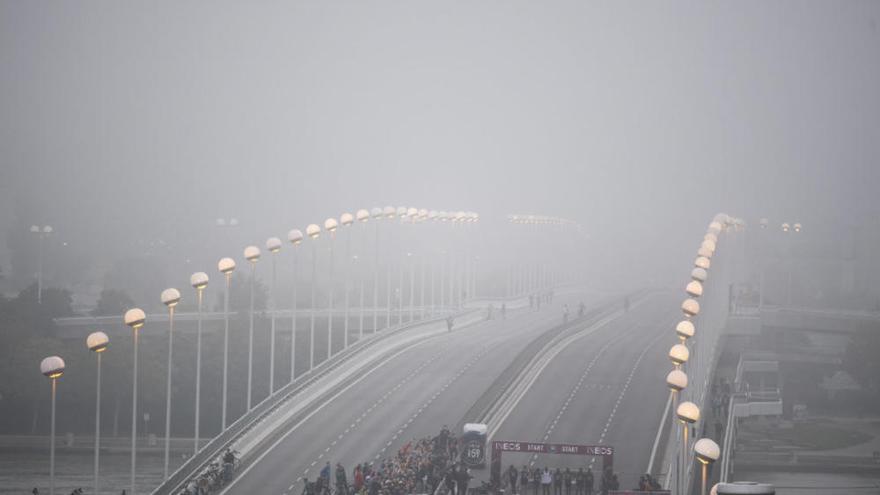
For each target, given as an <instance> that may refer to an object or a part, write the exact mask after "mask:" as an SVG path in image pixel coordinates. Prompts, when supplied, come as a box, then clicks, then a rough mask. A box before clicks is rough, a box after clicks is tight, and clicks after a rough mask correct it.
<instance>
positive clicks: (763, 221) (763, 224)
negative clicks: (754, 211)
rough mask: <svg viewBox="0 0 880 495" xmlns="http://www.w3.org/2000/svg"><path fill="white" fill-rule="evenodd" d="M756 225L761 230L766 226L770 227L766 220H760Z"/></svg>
mask: <svg viewBox="0 0 880 495" xmlns="http://www.w3.org/2000/svg"><path fill="white" fill-rule="evenodd" d="M758 225H760V226H761V228H762V229H766V228H767V226H768V225H770V220H767V219H766V218H762V219H761V220H759V221H758Z"/></svg>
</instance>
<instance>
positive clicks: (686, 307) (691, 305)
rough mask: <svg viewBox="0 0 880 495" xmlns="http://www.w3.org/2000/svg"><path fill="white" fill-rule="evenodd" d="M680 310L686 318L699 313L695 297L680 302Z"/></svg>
mask: <svg viewBox="0 0 880 495" xmlns="http://www.w3.org/2000/svg"><path fill="white" fill-rule="evenodd" d="M681 311H682V312H683V313H684V314H685V316H687V317H688V318H693V317H694V316H697V315H698V314H699V313H700V303H698V302H697V300H696V299H685V300H684V301H683V302H682V303H681Z"/></svg>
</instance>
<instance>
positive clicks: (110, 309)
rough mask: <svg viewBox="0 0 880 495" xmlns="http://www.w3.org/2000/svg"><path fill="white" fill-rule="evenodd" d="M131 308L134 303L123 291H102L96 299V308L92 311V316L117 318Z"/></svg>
mask: <svg viewBox="0 0 880 495" xmlns="http://www.w3.org/2000/svg"><path fill="white" fill-rule="evenodd" d="M133 307H135V304H134V301H132V300H131V297H129V296H128V294H127V293H126V292H125V291H123V290H119V289H104V290H102V291H101V295H100V297H99V298H98V305H97V307H96V308H95V309H94V310H93V311H92V316H118V315H121V314H123V313H124V312H125V311H126V310H127V309H129V308H133Z"/></svg>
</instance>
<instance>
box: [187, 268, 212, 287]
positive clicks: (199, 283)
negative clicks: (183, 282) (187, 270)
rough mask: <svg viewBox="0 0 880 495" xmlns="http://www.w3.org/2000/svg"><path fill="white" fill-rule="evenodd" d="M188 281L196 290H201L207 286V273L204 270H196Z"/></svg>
mask: <svg viewBox="0 0 880 495" xmlns="http://www.w3.org/2000/svg"><path fill="white" fill-rule="evenodd" d="M189 283H190V285H192V286H193V288H194V289H196V290H203V289H204V288H205V287H207V286H208V274H207V273H205V272H196V273H193V274H192V275H191V276H190V277H189Z"/></svg>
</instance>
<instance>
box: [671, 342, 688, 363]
mask: <svg viewBox="0 0 880 495" xmlns="http://www.w3.org/2000/svg"><path fill="white" fill-rule="evenodd" d="M690 356H691V353H690V351H689V350H688V348H687V346H685V345H684V344H675V345H674V346H672V347H670V348H669V360H670V361H672V364H674V365H675V366H681V365H682V364H684V363H686V362H687V360H688V358H690Z"/></svg>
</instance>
